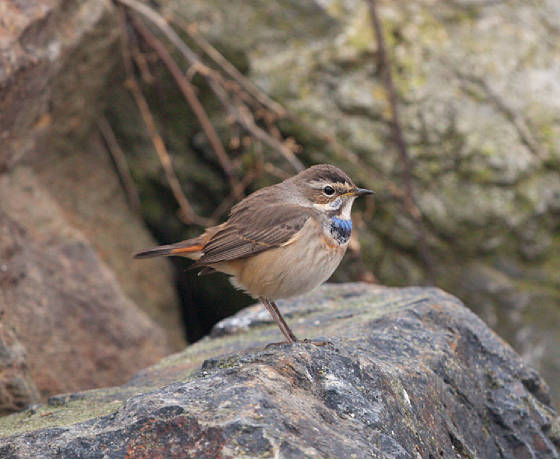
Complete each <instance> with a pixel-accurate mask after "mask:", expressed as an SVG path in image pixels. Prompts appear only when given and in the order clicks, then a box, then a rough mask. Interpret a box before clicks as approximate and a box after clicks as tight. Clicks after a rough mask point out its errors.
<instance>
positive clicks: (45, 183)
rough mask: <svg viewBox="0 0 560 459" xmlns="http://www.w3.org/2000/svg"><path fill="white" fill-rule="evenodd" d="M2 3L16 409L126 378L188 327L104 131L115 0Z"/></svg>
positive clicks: (1, 200)
mask: <svg viewBox="0 0 560 459" xmlns="http://www.w3.org/2000/svg"><path fill="white" fill-rule="evenodd" d="M1 15H2V20H1V23H2V24H1V25H0V29H1V30H0V144H1V145H2V148H0V227H1V229H2V231H3V233H2V240H1V241H0V250H1V252H0V267H1V268H3V270H2V271H0V284H1V291H0V313H2V314H4V316H3V318H2V321H3V325H5V327H6V330H7V331H6V333H10V335H9V343H8V344H5V343H3V342H2V343H0V346H7V347H6V349H7V354H6V355H7V357H6V358H5V359H4V358H0V375H2V377H0V380H2V382H0V398H1V399H2V401H1V402H0V410H4V409H12V410H13V409H21V408H22V407H23V406H24V405H25V403H28V402H29V403H31V402H35V401H37V389H38V390H39V393H40V395H41V396H42V397H43V398H44V397H46V396H48V395H50V394H53V393H56V392H60V391H75V390H80V389H87V388H91V387H99V386H106V385H111V384H120V383H122V382H123V381H125V380H126V379H127V378H129V377H130V376H131V375H132V374H133V373H134V372H135V371H137V370H139V369H140V368H142V367H144V366H146V365H148V364H150V363H153V362H155V361H157V360H158V359H160V358H161V357H162V356H164V355H166V354H168V353H170V352H172V351H175V350H178V349H180V348H181V347H182V346H184V343H185V339H184V333H183V327H182V324H181V317H180V312H179V305H178V298H177V294H176V292H175V290H174V288H173V273H172V271H171V266H170V265H169V263H167V262H166V261H164V260H159V261H155V262H154V263H144V264H138V263H133V262H132V260H131V254H132V253H133V252H134V251H136V250H138V249H140V248H142V247H148V246H151V245H154V244H155V242H154V241H153V239H152V237H151V236H150V235H149V234H148V232H147V230H146V228H145V227H144V225H143V223H142V221H141V220H140V218H139V216H138V215H136V214H135V212H133V211H131V209H130V208H129V206H128V205H127V203H126V200H125V198H124V194H123V192H122V190H121V186H120V185H119V180H118V178H117V176H116V174H115V172H114V168H113V166H112V165H111V160H110V159H109V156H108V154H107V152H106V149H105V147H104V146H103V145H102V142H101V140H100V138H99V134H98V133H97V127H96V123H95V122H96V120H97V119H98V118H99V116H101V113H102V111H103V109H104V107H105V105H106V103H107V102H108V101H107V99H106V98H105V97H103V94H104V92H105V91H106V88H107V86H108V83H109V80H110V78H111V75H112V74H113V73H114V71H115V68H116V67H117V65H118V63H119V54H118V52H116V51H117V50H118V48H117V46H118V37H119V35H118V27H117V21H116V15H115V9H114V6H113V4H112V3H111V2H110V1H106V0H103V1H97V0H84V1H75V0H51V1H48V2H40V3H37V2H33V1H27V0H23V1H18V2H7V3H4V4H3V5H2V13H1ZM96 276H97V277H96ZM95 277H96V278H95ZM162 286H163V287H162ZM133 302H134V303H133ZM3 336H4V335H3ZM5 336H8V335H5ZM0 341H1V340H0ZM24 351H25V352H24ZM36 388H37V389H36ZM5 394H9V395H5ZM6 397H7V398H6ZM25 401H27V402H25ZM4 405H5V406H4ZM7 407H11V408H7Z"/></svg>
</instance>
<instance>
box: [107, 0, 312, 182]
mask: <svg viewBox="0 0 560 459" xmlns="http://www.w3.org/2000/svg"><path fill="white" fill-rule="evenodd" d="M117 1H118V2H120V3H122V4H123V5H126V6H127V7H129V8H131V9H132V10H134V11H136V12H138V13H140V14H141V15H142V16H144V17H145V18H146V19H148V20H149V21H150V22H151V23H153V24H154V25H155V26H157V27H158V29H159V30H160V31H161V32H162V33H163V34H164V35H165V36H166V37H167V38H168V39H169V41H171V43H173V45H175V46H176V47H177V49H178V50H179V52H180V53H181V54H182V55H183V56H184V57H185V59H186V60H187V61H188V62H189V64H190V65H191V66H195V67H196V70H197V71H198V72H200V73H201V74H202V75H203V76H204V77H205V78H206V79H207V81H208V84H209V85H210V88H211V89H212V91H213V92H214V93H215V94H216V96H217V97H218V99H220V101H221V102H222V104H223V105H224V107H225V108H226V110H227V111H228V114H229V115H230V116H232V117H233V118H234V119H235V120H236V121H237V122H238V123H239V124H240V125H241V126H243V127H244V128H245V129H246V130H247V131H249V132H250V133H251V135H253V136H254V137H255V138H257V139H259V140H260V141H261V142H263V143H264V144H266V145H268V146H269V147H271V148H273V149H274V150H276V151H278V152H279V153H280V154H282V155H283V156H284V158H285V159H286V160H287V161H288V162H289V163H290V164H291V165H292V167H294V169H295V170H296V171H301V170H303V169H304V166H303V164H302V163H301V161H300V160H299V159H298V158H297V157H296V155H295V154H294V152H293V151H292V150H290V149H289V148H288V147H287V146H286V145H284V144H283V143H282V142H279V141H278V140H276V139H274V138H273V137H272V136H271V135H270V134H268V133H267V132H266V131H264V130H263V129H261V128H260V127H259V126H258V125H257V124H256V123H255V121H254V119H253V116H252V115H251V113H250V110H249V109H248V108H247V107H246V106H245V104H243V103H241V101H240V100H239V99H237V100H236V101H235V102H231V101H230V99H229V97H228V95H227V92H226V90H225V89H224V87H225V86H226V82H224V80H223V78H221V76H220V75H219V74H218V73H217V72H216V71H214V70H212V69H211V68H209V67H208V66H206V65H205V64H204V63H203V62H202V61H201V60H200V58H199V56H198V55H197V54H196V53H195V52H194V51H193V50H192V49H191V48H190V47H189V46H188V45H187V44H186V43H185V42H184V41H183V40H182V39H181V37H180V36H179V35H178V34H177V32H175V30H173V28H172V27H171V26H170V25H169V24H168V23H167V21H166V20H165V19H164V18H163V17H162V16H161V15H160V14H159V13H158V12H157V11H155V10H153V9H152V8H150V7H149V6H147V5H145V4H143V3H141V2H139V1H137V0H117ZM234 105H235V106H234Z"/></svg>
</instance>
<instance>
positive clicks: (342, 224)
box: [330, 217, 352, 244]
mask: <svg viewBox="0 0 560 459" xmlns="http://www.w3.org/2000/svg"><path fill="white" fill-rule="evenodd" d="M330 231H331V235H332V237H333V238H334V240H335V241H336V242H338V243H339V244H346V243H347V242H348V241H349V240H350V235H351V234H352V220H343V219H341V218H337V217H333V218H331V227H330Z"/></svg>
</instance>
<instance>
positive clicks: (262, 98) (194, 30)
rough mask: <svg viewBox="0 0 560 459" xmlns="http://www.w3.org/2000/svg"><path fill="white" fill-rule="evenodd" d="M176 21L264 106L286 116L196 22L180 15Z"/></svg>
mask: <svg viewBox="0 0 560 459" xmlns="http://www.w3.org/2000/svg"><path fill="white" fill-rule="evenodd" d="M172 20H173V22H175V23H176V24H177V25H178V26H179V27H181V29H183V30H184V31H185V32H186V33H187V34H188V35H189V37H190V38H191V39H192V40H193V41H194V42H195V43H196V44H197V45H198V46H199V47H200V49H202V51H204V52H205V53H206V54H207V55H208V56H209V57H210V58H211V59H212V60H213V61H214V62H215V63H216V64H218V65H219V66H220V67H221V68H222V69H223V70H224V71H225V72H226V73H227V74H228V75H229V76H230V77H231V78H233V79H234V80H235V81H237V83H239V85H240V86H241V87H242V88H243V89H244V90H245V91H247V93H249V94H250V95H251V96H253V97H254V98H255V99H256V100H257V101H259V102H260V103H261V104H262V105H263V106H264V107H267V108H268V109H269V110H271V111H273V112H274V113H275V114H276V115H277V116H278V117H280V118H283V117H284V116H286V109H285V108H284V107H283V106H282V105H281V104H279V103H278V102H275V101H274V100H272V99H271V98H270V97H268V95H266V94H265V93H264V92H263V91H261V90H260V89H259V88H258V87H257V86H256V85H255V84H254V83H253V82H252V81H251V80H249V79H248V78H247V77H246V76H245V75H243V74H242V73H241V72H240V71H239V70H237V68H235V66H234V65H232V64H231V63H230V62H229V61H228V60H227V59H226V58H225V57H224V56H223V55H222V54H221V53H220V52H219V51H218V50H217V49H216V48H214V47H213V46H212V45H211V44H210V43H209V42H208V41H207V40H205V39H204V37H202V36H201V35H200V33H199V32H198V27H197V25H196V24H186V23H185V21H183V20H182V19H181V18H179V17H178V16H176V15H175V16H173V18H172Z"/></svg>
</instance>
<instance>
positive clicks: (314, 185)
mask: <svg viewBox="0 0 560 459" xmlns="http://www.w3.org/2000/svg"><path fill="white" fill-rule="evenodd" d="M307 185H308V186H309V187H310V188H315V189H317V190H319V189H321V188H323V187H324V186H325V185H330V182H327V181H325V180H315V181H313V182H309V183H308V184H307Z"/></svg>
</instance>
